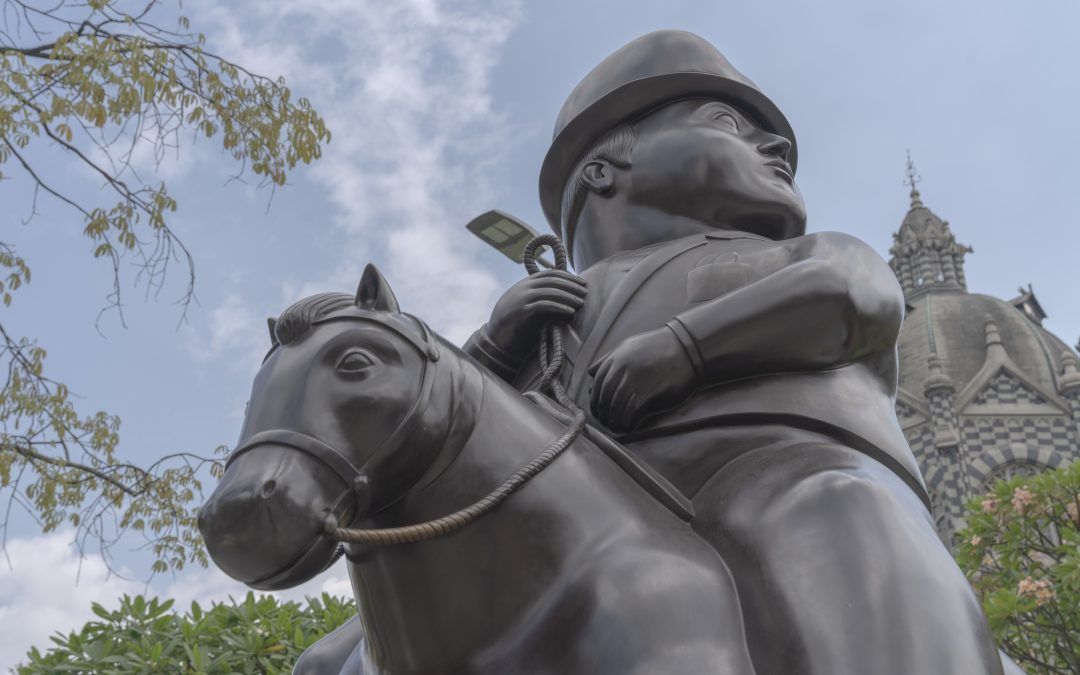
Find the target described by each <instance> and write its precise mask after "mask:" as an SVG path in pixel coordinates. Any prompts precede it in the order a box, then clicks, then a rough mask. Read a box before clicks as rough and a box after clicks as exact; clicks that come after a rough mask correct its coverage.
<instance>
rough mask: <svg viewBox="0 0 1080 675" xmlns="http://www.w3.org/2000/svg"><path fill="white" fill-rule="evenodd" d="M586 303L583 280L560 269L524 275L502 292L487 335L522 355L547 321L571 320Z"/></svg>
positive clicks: (497, 343) (537, 339) (536, 342)
mask: <svg viewBox="0 0 1080 675" xmlns="http://www.w3.org/2000/svg"><path fill="white" fill-rule="evenodd" d="M583 304H585V280H584V279H582V278H581V277H579V276H577V275H576V274H572V273H570V272H563V271H561V270H543V271H542V272H538V273H536V274H533V275H530V276H528V277H525V278H524V279H522V280H521V281H519V282H517V283H516V284H514V285H513V286H511V287H510V288H509V290H507V291H506V293H504V294H503V296H502V297H501V298H499V301H498V302H497V303H495V309H493V310H492V311H491V318H490V319H488V323H487V334H488V337H489V338H490V339H491V341H492V342H494V343H495V344H496V345H498V346H499V348H501V349H502V350H504V351H505V352H507V353H508V354H512V355H514V356H518V357H524V356H525V355H526V354H528V353H529V352H530V351H531V350H532V349H533V348H535V347H536V345H537V344H538V343H539V340H540V330H541V329H542V328H543V327H544V325H545V324H547V323H548V322H550V321H572V320H573V318H574V313H575V312H576V311H577V310H578V309H580V308H581V306H582V305H583Z"/></svg>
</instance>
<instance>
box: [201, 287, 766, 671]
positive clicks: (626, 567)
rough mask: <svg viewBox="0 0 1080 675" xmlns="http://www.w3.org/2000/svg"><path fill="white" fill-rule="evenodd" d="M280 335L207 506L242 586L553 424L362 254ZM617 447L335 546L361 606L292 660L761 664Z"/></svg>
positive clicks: (288, 576)
mask: <svg viewBox="0 0 1080 675" xmlns="http://www.w3.org/2000/svg"><path fill="white" fill-rule="evenodd" d="M365 299H367V300H365ZM273 337H274V339H275V345H274V347H273V349H272V351H271V353H270V354H269V355H268V356H267V358H266V361H265V362H264V364H263V366H262V369H261V370H260V371H259V374H258V377H257V378H256V381H255V385H254V388H253V391H252V398H251V401H250V403H249V406H248V411H247V414H246V416H245V420H244V428H243V431H242V433H241V439H240V444H239V446H238V447H237V449H236V450H235V451H234V453H233V454H232V455H231V457H230V459H229V461H228V466H227V469H226V472H225V475H224V476H223V477H222V479H221V482H220V483H219V485H218V486H217V489H216V490H215V491H214V494H213V495H212V496H211V497H210V499H209V500H208V501H207V503H206V505H205V506H204V507H203V509H202V512H201V514H200V527H201V528H202V531H203V533H204V536H205V537H206V543H207V546H208V549H209V551H210V553H211V555H212V556H213V558H214V561H215V562H216V563H217V564H218V565H219V566H220V567H221V568H222V569H223V570H224V571H225V572H227V573H228V574H229V575H231V576H233V577H234V578H236V579H239V580H241V581H243V582H245V583H247V584H248V585H250V586H253V587H255V588H260V589H279V588H287V587H290V586H294V585H296V584H299V583H302V582H304V581H306V580H308V579H310V578H312V577H313V576H315V575H316V574H318V573H319V572H321V571H322V570H323V569H325V568H326V567H327V565H328V563H329V562H330V561H331V560H332V559H333V556H334V544H335V542H334V541H333V540H332V539H330V538H328V537H327V536H325V534H326V533H325V531H324V530H323V523H324V520H325V519H326V517H327V516H328V515H330V516H332V517H333V518H334V519H335V520H336V521H338V522H342V523H351V524H354V525H356V526H359V527H365V528H373V529H374V531H376V532H384V531H387V529H388V528H393V527H395V526H400V525H408V524H411V523H417V522H422V521H426V520H429V519H432V518H435V517H438V516H442V515H444V514H446V513H448V512H451V511H453V510H455V509H458V508H460V507H462V506H464V505H466V504H469V503H471V502H474V501H476V500H478V499H479V498H480V497H482V496H483V495H484V494H485V493H487V492H489V491H490V490H491V489H492V487H494V486H495V485H497V484H498V483H499V481H501V480H502V479H503V478H504V477H505V476H507V475H509V474H511V473H512V472H513V471H514V470H516V469H518V468H519V467H521V466H523V465H525V464H527V463H528V462H529V461H530V460H531V459H533V457H534V456H535V455H536V454H537V452H538V449H539V448H543V447H544V446H545V445H546V444H547V443H548V442H549V441H550V440H551V439H552V438H556V437H558V436H559V434H560V432H561V431H562V429H563V421H562V420H561V419H558V418H560V417H561V411H559V410H558V409H557V408H555V407H554V406H552V404H550V403H548V402H547V401H546V399H543V398H542V397H536V398H534V399H532V400H530V399H529V398H526V397H524V396H521V395H520V394H519V393H518V392H516V391H514V390H513V389H512V388H510V387H509V386H508V385H507V384H506V383H504V382H502V381H501V380H499V379H498V378H497V377H495V376H494V375H493V374H491V373H490V372H489V371H487V370H486V369H484V368H482V367H480V366H479V365H478V364H477V363H476V362H475V361H473V360H472V359H470V358H468V357H467V356H465V355H464V354H463V353H461V352H460V351H459V350H458V349H457V348H456V347H453V346H451V345H450V344H448V343H446V342H444V341H442V340H441V339H438V338H436V337H435V336H434V335H433V334H432V333H431V332H430V331H428V330H427V328H426V326H424V325H423V324H422V323H421V322H420V321H418V320H416V319H414V318H412V317H411V316H408V315H405V314H402V313H401V312H400V311H399V309H398V307H397V303H396V301H395V300H394V297H393V294H392V292H391V291H390V287H389V285H388V284H386V282H385V281H384V280H383V279H382V278H381V277H380V276H379V275H378V273H377V271H375V269H374V268H373V267H370V266H369V267H368V269H367V271H366V272H365V274H364V279H363V281H362V282H361V284H360V289H359V291H358V293H357V295H356V296H353V295H351V294H347V293H326V294H322V295H316V296H313V297H310V298H307V299H305V300H301V301H300V302H298V303H296V304H295V305H293V306H292V307H290V308H289V309H287V310H286V311H285V312H284V313H283V314H282V315H281V317H280V318H279V319H278V320H277V321H276V324H275V327H274V329H273ZM622 452H624V451H622V450H620V449H618V448H616V447H611V446H609V447H608V448H607V450H603V449H601V448H599V447H598V446H597V445H596V444H594V443H593V442H592V441H590V440H588V439H587V438H585V437H581V438H578V439H577V440H576V441H575V442H574V443H573V444H572V445H571V446H570V447H569V448H568V449H567V450H566V451H565V452H564V453H563V454H562V455H560V456H559V457H558V459H557V461H555V462H553V463H551V464H550V465H549V466H547V467H546V468H545V469H544V470H542V471H541V472H539V473H537V474H536V475H535V476H534V477H532V478H531V480H529V481H528V482H527V484H525V485H524V487H522V488H521V489H520V490H519V491H518V492H516V493H514V494H513V496H512V497H510V498H508V499H507V500H506V501H505V503H503V504H501V505H499V506H498V508H496V509H494V510H492V511H491V512H490V513H488V514H486V515H484V516H483V517H481V518H478V519H476V520H475V522H471V523H469V524H468V525H467V526H465V527H462V528H461V529H460V530H458V531H457V532H455V533H453V534H451V535H447V536H443V537H436V538H433V539H430V540H427V541H420V542H415V543H406V544H401V545H398V546H353V545H349V547H348V549H349V552H348V554H347V558H348V569H349V576H350V577H351V579H352V583H353V589H354V594H355V597H356V602H357V607H358V610H359V617H358V619H357V620H355V621H353V622H351V623H350V624H346V626H344V627H343V628H342V629H339V631H337V632H336V633H333V634H331V635H330V636H328V637H327V638H324V640H323V641H320V642H319V643H317V644H316V645H315V646H314V647H313V648H312V649H311V650H309V652H310V653H305V655H304V657H303V658H302V660H301V662H300V664H298V667H297V670H296V672H320V673H339V672H340V673H351V674H353V675H356V674H357V673H364V674H365V675H375V674H390V673H393V674H396V675H397V674H415V675H420V674H432V673H455V674H457V673H462V674H465V673H468V674H476V675H507V674H509V673H519V674H522V675H524V674H526V673H562V674H566V675H596V674H598V673H626V674H635V673H636V674H640V675H648V674H651V673H665V672H671V673H705V672H723V673H733V674H739V675H742V674H747V675H750V674H752V673H754V669H753V666H752V665H751V663H750V656H749V654H748V653H747V648H746V639H745V636H744V631H743V620H742V616H741V613H740V608H739V601H738V598H737V597H736V592H735V585H734V582H733V581H732V579H731V575H730V574H729V573H728V570H727V568H726V567H725V565H724V563H723V561H722V560H721V559H720V557H719V556H718V555H717V554H716V552H715V551H714V550H713V549H712V548H711V547H710V546H709V545H708V544H707V543H705V542H704V541H703V540H702V539H701V538H700V537H699V536H698V535H697V534H695V533H694V531H693V530H692V529H691V528H690V526H689V525H688V524H687V522H686V520H688V519H689V518H690V515H691V514H690V511H689V509H688V508H687V506H686V505H685V504H683V505H680V504H679V502H678V501H677V500H673V499H672V498H671V497H670V495H672V494H674V493H673V491H672V488H671V487H670V486H669V485H666V483H665V481H663V479H662V478H659V477H657V476H655V475H653V474H652V473H651V472H650V471H649V470H648V469H647V468H644V467H641V466H632V465H628V462H629V463H631V464H633V462H634V460H633V458H632V457H630V456H621V454H620V453H622ZM613 459H614V461H613ZM624 467H625V468H624ZM627 468H629V469H630V471H628V470H627ZM361 636H363V638H364V639H363V640H361V639H360V638H361Z"/></svg>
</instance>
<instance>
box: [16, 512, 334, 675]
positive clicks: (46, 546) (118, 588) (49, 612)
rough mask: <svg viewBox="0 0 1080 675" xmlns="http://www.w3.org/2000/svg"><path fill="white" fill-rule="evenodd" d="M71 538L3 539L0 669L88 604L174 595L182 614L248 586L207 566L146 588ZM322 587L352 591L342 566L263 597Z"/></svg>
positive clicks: (40, 644) (64, 629)
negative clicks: (113, 571)
mask: <svg viewBox="0 0 1080 675" xmlns="http://www.w3.org/2000/svg"><path fill="white" fill-rule="evenodd" d="M73 538H74V535H73V532H72V531H70V530H68V531H62V532H53V533H50V534H47V535H40V536H34V537H25V538H17V539H10V540H9V541H8V543H7V554H8V558H9V559H10V561H11V565H10V566H8V565H7V564H6V561H5V562H4V564H2V565H0V626H3V627H4V629H3V630H2V631H0V672H6V671H8V670H9V669H11V668H12V667H14V665H15V664H16V663H18V662H20V661H22V660H23V659H24V657H25V656H26V653H27V652H28V651H29V650H30V647H32V646H36V647H37V648H38V649H40V650H42V651H45V650H46V649H47V648H48V647H50V646H52V643H51V642H50V641H49V636H51V635H53V634H55V633H57V632H60V633H64V634H66V633H68V632H70V631H72V630H77V629H79V628H80V627H82V626H83V624H85V623H86V622H88V621H91V620H93V619H94V618H95V617H94V615H93V613H92V612H91V610H90V605H91V603H93V602H98V603H100V604H102V605H104V606H105V607H106V608H115V607H116V606H117V605H118V600H119V598H120V596H122V595H124V594H128V595H137V594H146V593H149V594H156V595H157V596H158V597H160V598H163V599H164V598H172V599H174V600H176V605H175V607H176V611H179V612H186V611H187V610H188V609H189V608H190V607H191V602H192V601H196V602H198V603H199V604H200V605H202V606H204V607H206V606H209V605H210V604H211V603H212V602H225V601H227V600H228V598H229V597H230V596H232V597H233V598H236V599H240V598H243V597H244V595H246V594H247V592H248V590H249V589H248V588H247V587H246V586H244V585H243V584H241V583H239V582H237V581H234V580H233V579H230V578H229V577H227V576H226V575H225V574H224V573H223V572H221V571H220V570H218V569H217V568H215V567H212V566H211V567H210V568H209V569H201V568H193V569H189V570H188V571H185V572H184V573H183V574H182V575H180V576H178V577H177V578H175V579H173V580H171V581H169V580H166V579H165V578H164V577H159V578H157V579H156V580H155V581H154V582H153V583H152V584H151V587H150V589H147V588H146V584H144V583H142V582H140V581H132V580H128V579H123V578H120V577H118V576H115V575H112V574H110V573H109V570H108V567H107V566H106V564H105V561H104V560H103V559H102V558H101V556H100V555H97V554H95V553H89V554H87V555H86V556H84V557H83V558H82V559H81V560H80V557H79V555H78V552H77V550H76V549H75V547H74V546H73V545H72V542H73ZM121 572H123V573H125V575H126V574H127V573H126V571H125V570H121ZM323 592H327V593H330V594H332V595H337V596H351V595H352V590H351V586H350V585H349V580H348V577H347V576H346V573H345V567H344V565H343V564H341V563H339V564H338V565H337V566H335V567H334V568H333V570H331V571H330V572H329V573H325V574H323V575H322V576H320V577H317V578H315V579H312V580H311V581H309V582H307V583H306V584H303V585H301V586H298V587H296V588H293V589H289V590H287V591H281V592H278V593H271V594H270V595H275V596H277V597H278V598H280V599H283V600H297V601H301V600H303V599H304V598H305V597H307V596H318V595H320V594H321V593H323Z"/></svg>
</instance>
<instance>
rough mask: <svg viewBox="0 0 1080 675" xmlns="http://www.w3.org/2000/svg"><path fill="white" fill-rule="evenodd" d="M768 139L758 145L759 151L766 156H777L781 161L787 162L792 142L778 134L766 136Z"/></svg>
mask: <svg viewBox="0 0 1080 675" xmlns="http://www.w3.org/2000/svg"><path fill="white" fill-rule="evenodd" d="M766 135H767V136H768V139H767V140H766V141H764V142H763V143H759V144H758V151H759V152H761V153H762V154H765V155H775V156H777V157H779V158H780V159H783V160H785V161H786V160H787V158H788V153H790V152H791V141H789V140H788V139H786V138H784V137H783V136H777V135H776V134H766Z"/></svg>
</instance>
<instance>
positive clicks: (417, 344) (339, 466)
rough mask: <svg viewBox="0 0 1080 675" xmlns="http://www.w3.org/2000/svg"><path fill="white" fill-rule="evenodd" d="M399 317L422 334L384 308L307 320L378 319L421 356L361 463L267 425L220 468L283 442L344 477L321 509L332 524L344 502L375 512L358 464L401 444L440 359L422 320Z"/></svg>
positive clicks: (424, 400)
mask: <svg viewBox="0 0 1080 675" xmlns="http://www.w3.org/2000/svg"><path fill="white" fill-rule="evenodd" d="M404 316H408V317H409V318H410V319H412V320H413V321H415V322H416V323H417V325H418V326H419V327H420V332H421V335H422V337H421V336H417V335H416V334H415V333H414V332H413V331H410V330H408V329H407V328H405V326H403V325H402V324H401V322H400V321H397V320H395V319H392V318H390V317H388V316H386V315H385V314H384V313H381V312H378V311H373V310H366V309H363V308H361V307H350V308H347V309H345V310H341V311H338V312H334V313H333V314H330V315H328V316H325V317H322V318H320V319H316V320H315V321H312V326H318V325H322V324H326V323H331V322H334V321H343V320H353V321H364V322H368V323H376V324H379V325H380V326H382V327H384V328H387V329H389V330H390V331H392V332H393V333H395V334H396V335H397V336H398V337H400V338H402V339H403V340H405V341H406V342H407V343H409V344H410V345H412V346H413V348H415V349H416V351H417V352H419V354H420V356H421V358H422V360H423V364H424V367H423V372H422V374H421V378H422V379H421V384H420V391H419V392H418V393H417V395H416V398H415V399H413V402H412V404H411V405H410V406H409V410H408V411H407V412H406V413H405V415H403V416H402V418H401V420H400V421H399V422H398V423H397V425H396V426H395V427H394V430H393V431H391V432H390V435H388V436H387V437H386V439H385V440H383V442H382V443H381V444H379V447H378V448H377V449H376V450H375V452H374V453H373V454H372V455H371V457H369V458H368V459H367V460H366V461H365V462H364V465H363V466H361V467H359V468H358V467H357V466H356V465H355V464H354V463H353V462H352V461H351V460H350V459H349V458H348V456H347V455H346V454H345V453H343V452H341V451H340V450H338V449H337V448H335V447H333V446H332V445H330V444H328V443H326V442H324V441H321V440H319V439H318V438H315V437H314V436H309V435H307V434H304V433H300V432H298V431H293V430H291V429H268V430H266V431H260V432H258V433H256V434H254V435H253V436H251V438H249V439H248V440H247V441H245V442H244V443H243V444H241V445H239V446H237V447H236V448H235V449H234V450H233V451H232V454H230V455H229V458H228V459H227V460H226V462H225V469H226V470H228V468H229V467H230V466H231V465H232V463H233V462H235V461H236V459H237V458H238V457H240V456H242V455H245V454H247V453H249V452H251V451H252V450H254V449H256V448H259V447H262V446H266V445H270V444H274V445H278V446H284V447H287V448H290V449H293V450H296V451H298V452H301V453H303V454H305V455H308V456H309V457H312V458H314V459H315V460H316V461H318V462H320V463H321V464H323V465H324V466H326V467H327V468H329V469H330V470H331V471H333V472H334V473H335V474H337V476H338V477H340V478H341V480H342V481H344V483H345V485H346V489H345V490H344V491H343V492H342V493H341V494H340V495H338V497H337V498H336V499H335V500H334V501H333V502H332V503H331V506H330V507H329V508H328V510H327V511H328V512H327V513H326V517H327V518H333V519H334V522H335V523H337V522H340V519H342V518H343V517H344V516H346V515H347V514H348V511H349V507H350V506H351V507H355V508H354V512H353V514H352V515H353V517H356V516H357V515H359V513H360V512H361V511H367V514H368V515H370V514H371V513H375V512H377V511H379V510H380V509H382V508H385V507H386V506H388V505H389V503H387V504H371V503H370V492H369V489H368V482H367V478H366V474H365V472H364V469H366V468H367V467H368V466H369V465H370V464H371V463H373V462H374V461H376V460H377V459H379V458H380V457H382V456H383V455H384V454H385V453H386V452H388V451H393V450H395V449H397V447H398V446H401V445H403V443H402V437H404V436H405V435H406V434H407V433H408V431H409V428H410V427H411V426H412V423H413V422H414V420H415V418H416V416H417V415H418V414H420V413H421V412H422V411H423V410H424V409H425V408H426V407H427V405H428V402H429V401H430V400H431V395H432V390H433V388H434V386H433V384H434V380H435V368H434V363H435V362H437V361H438V360H439V358H440V353H439V348H438V343H437V341H436V340H435V338H434V334H433V333H432V332H431V329H430V328H428V326H427V324H425V323H424V322H423V321H421V320H420V319H418V318H416V317H414V316H412V315H408V314H406V315H404ZM278 348H279V347H277V346H275V347H274V349H278ZM272 351H273V350H271V352H272ZM268 356H269V355H268ZM316 550H317V546H316V545H312V547H311V548H310V549H308V551H307V552H305V553H304V554H303V555H302V556H300V558H299V559H297V560H296V561H294V562H293V563H291V564H290V565H288V566H287V567H286V568H284V569H282V570H278V571H277V572H274V573H273V574H270V575H267V576H266V577H263V578H262V579H259V580H256V581H253V582H250V583H252V584H258V583H264V582H266V581H268V580H269V579H272V578H274V577H279V576H285V575H287V574H288V573H289V572H291V571H292V570H294V569H296V568H298V567H301V566H302V565H304V564H305V563H307V561H308V558H310V557H311V556H312V555H314V554H315V552H316ZM341 553H342V551H341V550H340V547H339V550H338V551H337V552H336V553H335V554H334V556H333V558H332V559H331V561H330V562H329V563H327V565H326V567H329V566H330V565H332V564H333V563H334V562H335V561H336V560H337V559H338V557H340V555H341Z"/></svg>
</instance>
